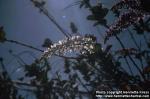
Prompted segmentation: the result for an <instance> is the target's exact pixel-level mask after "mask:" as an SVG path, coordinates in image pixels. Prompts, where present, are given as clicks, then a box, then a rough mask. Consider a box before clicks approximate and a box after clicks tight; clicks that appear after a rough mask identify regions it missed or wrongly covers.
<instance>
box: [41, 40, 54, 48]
mask: <svg viewBox="0 0 150 99" xmlns="http://www.w3.org/2000/svg"><path fill="white" fill-rule="evenodd" d="M52 44H53V43H52V41H51V40H50V39H49V38H46V39H45V40H44V43H43V44H42V47H50V46H51V45H52Z"/></svg>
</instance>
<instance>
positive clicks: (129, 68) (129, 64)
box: [125, 57, 134, 76]
mask: <svg viewBox="0 0 150 99" xmlns="http://www.w3.org/2000/svg"><path fill="white" fill-rule="evenodd" d="M125 61H126V63H127V66H128V68H129V71H130V73H131V75H132V76H134V74H133V71H132V69H131V66H130V64H129V62H128V59H127V58H126V57H125Z"/></svg>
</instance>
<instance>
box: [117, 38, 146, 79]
mask: <svg viewBox="0 0 150 99" xmlns="http://www.w3.org/2000/svg"><path fill="white" fill-rule="evenodd" d="M115 38H116V39H117V40H118V42H119V43H120V45H121V47H122V48H123V49H125V46H124V45H123V43H122V42H121V40H120V39H119V37H118V36H117V35H115ZM128 57H129V59H130V60H131V62H132V63H133V64H134V66H135V67H136V69H137V70H138V71H139V73H140V75H141V76H142V77H143V79H144V80H146V79H145V76H144V74H143V73H142V71H141V69H140V68H139V67H138V65H137V64H136V63H135V61H134V60H133V58H132V57H131V56H130V55H128Z"/></svg>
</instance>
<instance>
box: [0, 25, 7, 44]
mask: <svg viewBox="0 0 150 99" xmlns="http://www.w3.org/2000/svg"><path fill="white" fill-rule="evenodd" d="M5 35H6V33H5V31H4V30H3V27H0V42H1V43H3V42H4V41H5V40H6V38H5Z"/></svg>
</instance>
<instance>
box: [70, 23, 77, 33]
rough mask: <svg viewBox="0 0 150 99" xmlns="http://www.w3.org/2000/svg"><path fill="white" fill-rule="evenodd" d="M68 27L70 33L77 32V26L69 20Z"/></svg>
mask: <svg viewBox="0 0 150 99" xmlns="http://www.w3.org/2000/svg"><path fill="white" fill-rule="evenodd" d="M70 29H71V31H72V33H77V32H78V28H77V27H76V25H75V24H74V23H73V22H70Z"/></svg>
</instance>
